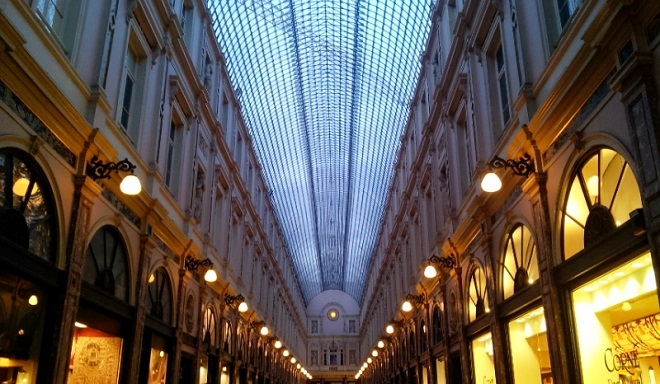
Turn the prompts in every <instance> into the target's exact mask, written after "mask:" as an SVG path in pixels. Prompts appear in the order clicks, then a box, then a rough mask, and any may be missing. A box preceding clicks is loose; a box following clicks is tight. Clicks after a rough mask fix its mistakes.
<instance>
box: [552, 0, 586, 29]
mask: <svg viewBox="0 0 660 384" xmlns="http://www.w3.org/2000/svg"><path fill="white" fill-rule="evenodd" d="M556 1H557V10H558V11H559V22H560V23H561V27H562V28H564V27H565V26H566V24H568V20H569V19H570V18H571V16H573V14H574V13H575V11H576V10H577V9H578V7H579V6H580V1H581V0H556Z"/></svg>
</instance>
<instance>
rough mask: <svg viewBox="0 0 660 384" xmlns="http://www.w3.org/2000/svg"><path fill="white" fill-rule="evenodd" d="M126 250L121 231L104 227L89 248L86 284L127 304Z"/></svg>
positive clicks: (86, 262) (85, 272) (86, 261)
mask: <svg viewBox="0 0 660 384" xmlns="http://www.w3.org/2000/svg"><path fill="white" fill-rule="evenodd" d="M126 257H127V253H126V247H125V245H124V241H123V240H122V237H121V235H120V234H119V231H117V229H116V228H114V227H112V226H109V225H106V226H103V227H101V229H99V230H98V231H96V233H95V234H94V237H92V240H91V241H90V242H89V245H88V246H87V250H86V251H85V263H84V266H83V268H84V269H83V280H84V281H86V282H88V283H90V284H92V285H94V286H95V287H96V288H98V289H100V290H101V291H103V292H105V293H107V294H109V295H111V296H114V297H116V298H118V299H120V300H123V301H127V300H128V271H127V264H126Z"/></svg>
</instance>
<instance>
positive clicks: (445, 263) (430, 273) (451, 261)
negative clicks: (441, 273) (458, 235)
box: [424, 255, 456, 279]
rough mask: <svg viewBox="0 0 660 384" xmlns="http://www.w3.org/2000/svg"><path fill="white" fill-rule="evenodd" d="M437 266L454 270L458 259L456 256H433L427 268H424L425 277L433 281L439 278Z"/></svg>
mask: <svg viewBox="0 0 660 384" xmlns="http://www.w3.org/2000/svg"><path fill="white" fill-rule="evenodd" d="M435 264H438V265H440V266H441V267H443V268H447V269H452V268H454V267H456V257H455V256H454V255H449V256H436V255H433V256H431V257H430V258H429V260H428V264H427V265H426V268H424V277H426V278H427V279H432V278H434V277H436V276H438V270H437V269H436V268H435Z"/></svg>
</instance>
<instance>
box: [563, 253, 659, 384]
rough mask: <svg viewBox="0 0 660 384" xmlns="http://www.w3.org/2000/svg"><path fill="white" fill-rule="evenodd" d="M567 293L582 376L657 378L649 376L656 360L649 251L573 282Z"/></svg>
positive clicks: (656, 332) (656, 319)
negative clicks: (575, 284) (582, 281)
mask: <svg viewBox="0 0 660 384" xmlns="http://www.w3.org/2000/svg"><path fill="white" fill-rule="evenodd" d="M572 299H573V311H574V313H575V319H574V321H575V329H576V333H577V339H578V340H577V341H578V343H577V344H578V347H579V349H578V351H579V354H580V356H579V357H580V364H581V366H582V376H583V382H585V383H607V382H613V383H619V382H624V383H637V382H642V383H648V382H653V381H654V380H656V379H658V380H660V377H654V378H653V380H651V379H650V378H649V373H652V372H654V370H657V369H658V368H659V366H658V361H660V360H658V359H659V357H660V333H659V331H660V306H659V305H658V294H657V288H656V281H655V274H654V271H653V265H652V264H651V255H650V253H648V252H647V253H645V254H643V255H642V256H640V257H638V258H636V259H634V260H633V261H630V262H628V263H626V264H624V265H623V266H621V267H619V268H616V269H614V270H612V271H610V272H608V273H606V274H604V275H602V276H600V277H598V278H596V279H594V280H592V281H590V282H589V283H587V284H585V285H583V286H581V287H579V288H578V289H576V290H575V291H573V293H572ZM637 365H638V366H637ZM652 374H653V375H654V376H655V374H654V373H652ZM638 380H639V381H638Z"/></svg>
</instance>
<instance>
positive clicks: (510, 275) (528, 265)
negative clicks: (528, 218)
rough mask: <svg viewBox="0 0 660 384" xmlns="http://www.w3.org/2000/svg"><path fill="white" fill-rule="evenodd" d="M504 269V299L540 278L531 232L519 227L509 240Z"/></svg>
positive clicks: (505, 252)
mask: <svg viewBox="0 0 660 384" xmlns="http://www.w3.org/2000/svg"><path fill="white" fill-rule="evenodd" d="M503 258H504V266H503V268H502V291H503V294H504V298H505V299H506V298H508V297H510V296H511V295H513V294H514V293H515V291H516V289H522V288H524V287H526V286H527V285H529V284H532V283H533V282H534V281H536V280H537V279H538V278H539V272H538V264H537V261H536V244H535V243H534V239H533V237H532V236H531V233H530V232H529V230H528V229H527V228H526V227H525V226H522V225H519V226H517V227H516V228H515V229H514V230H513V232H511V234H510V236H509V238H508V239H507V243H506V248H505V251H504V256H503Z"/></svg>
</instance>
